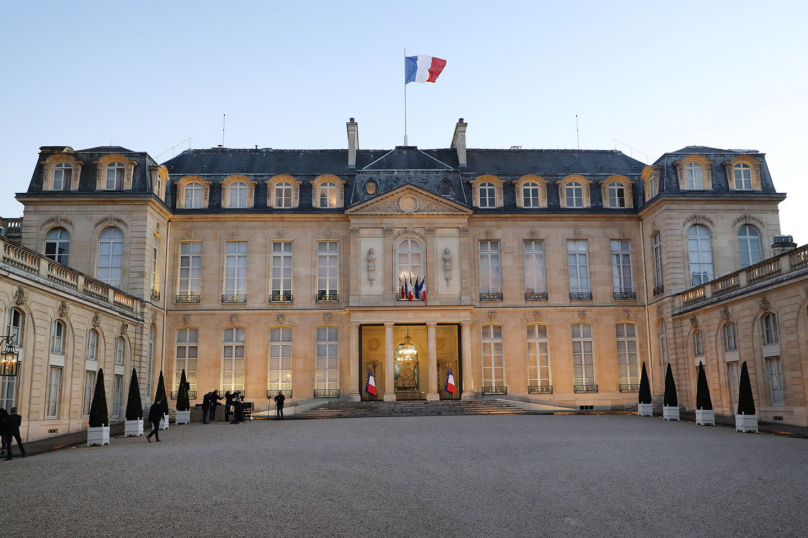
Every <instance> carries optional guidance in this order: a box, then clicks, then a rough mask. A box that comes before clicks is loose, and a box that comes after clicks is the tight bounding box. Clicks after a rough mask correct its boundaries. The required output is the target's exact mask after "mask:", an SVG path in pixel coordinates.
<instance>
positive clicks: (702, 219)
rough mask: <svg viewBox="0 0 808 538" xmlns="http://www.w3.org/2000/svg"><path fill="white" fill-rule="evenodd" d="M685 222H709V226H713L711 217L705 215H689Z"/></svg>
mask: <svg viewBox="0 0 808 538" xmlns="http://www.w3.org/2000/svg"><path fill="white" fill-rule="evenodd" d="M685 222H686V223H687V224H709V225H710V226H715V224H714V223H713V219H711V218H710V217H708V216H707V215H690V216H689V217H687V218H686V219H685Z"/></svg>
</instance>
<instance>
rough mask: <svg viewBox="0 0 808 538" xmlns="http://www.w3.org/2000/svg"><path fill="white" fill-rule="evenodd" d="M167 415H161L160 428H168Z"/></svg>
mask: <svg viewBox="0 0 808 538" xmlns="http://www.w3.org/2000/svg"><path fill="white" fill-rule="evenodd" d="M168 420H169V419H168V415H163V418H162V419H161V420H160V429H161V430H167V429H168Z"/></svg>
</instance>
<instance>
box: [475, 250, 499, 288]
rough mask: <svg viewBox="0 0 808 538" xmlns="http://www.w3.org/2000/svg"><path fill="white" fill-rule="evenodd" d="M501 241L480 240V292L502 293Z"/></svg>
mask: <svg viewBox="0 0 808 538" xmlns="http://www.w3.org/2000/svg"><path fill="white" fill-rule="evenodd" d="M501 293H502V275H501V272H500V265H499V241H480V294H501Z"/></svg>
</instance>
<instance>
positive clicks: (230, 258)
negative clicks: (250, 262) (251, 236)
mask: <svg viewBox="0 0 808 538" xmlns="http://www.w3.org/2000/svg"><path fill="white" fill-rule="evenodd" d="M224 294H225V295H227V296H230V297H233V296H238V295H246V294H247V242H246V241H228V242H227V247H226V259H225V269H224Z"/></svg>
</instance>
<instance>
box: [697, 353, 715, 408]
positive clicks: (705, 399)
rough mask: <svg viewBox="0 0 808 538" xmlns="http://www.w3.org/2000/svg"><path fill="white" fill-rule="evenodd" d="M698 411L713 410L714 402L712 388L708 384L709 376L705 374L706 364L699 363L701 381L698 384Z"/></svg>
mask: <svg viewBox="0 0 808 538" xmlns="http://www.w3.org/2000/svg"><path fill="white" fill-rule="evenodd" d="M696 409H701V410H703V411H712V410H713V400H712V399H711V398H710V386H709V385H708V384H707V374H705V373H704V364H702V363H701V362H699V380H698V382H697V384H696Z"/></svg>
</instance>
